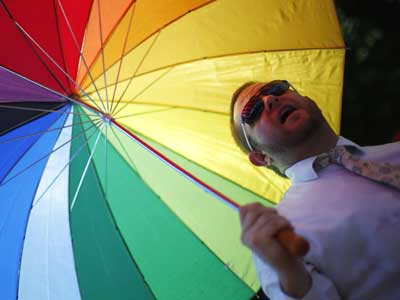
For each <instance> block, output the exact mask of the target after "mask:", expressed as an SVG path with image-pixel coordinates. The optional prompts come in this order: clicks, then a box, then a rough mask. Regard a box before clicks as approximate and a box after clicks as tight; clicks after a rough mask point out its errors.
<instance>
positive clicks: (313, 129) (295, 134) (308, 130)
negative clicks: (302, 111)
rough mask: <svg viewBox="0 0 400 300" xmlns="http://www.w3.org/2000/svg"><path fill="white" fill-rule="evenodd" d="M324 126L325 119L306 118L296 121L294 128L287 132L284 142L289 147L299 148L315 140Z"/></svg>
mask: <svg viewBox="0 0 400 300" xmlns="http://www.w3.org/2000/svg"><path fill="white" fill-rule="evenodd" d="M322 124H323V118H322V119H321V118H312V117H308V118H307V117H304V118H301V119H299V120H297V121H296V123H295V124H294V125H295V126H293V127H292V128H290V130H288V131H287V132H286V137H285V138H284V140H286V141H282V142H283V143H282V144H285V146H287V147H293V146H297V145H299V144H302V143H304V142H307V141H308V140H309V139H311V138H313V137H314V136H315V134H316V133H318V132H319V129H320V128H321V126H322Z"/></svg>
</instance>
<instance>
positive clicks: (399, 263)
mask: <svg viewBox="0 0 400 300" xmlns="http://www.w3.org/2000/svg"><path fill="white" fill-rule="evenodd" d="M337 145H338V146H339V145H353V146H355V147H357V148H358V149H359V150H360V153H362V154H363V155H362V157H363V158H364V159H368V160H371V161H377V162H392V163H397V164H399V163H400V143H392V144H386V145H381V146H372V147H360V146H358V145H356V144H354V143H353V142H351V141H349V140H346V139H345V138H343V137H340V138H339V140H338V143H337ZM315 159H316V157H310V158H307V159H305V160H302V161H300V162H297V163H296V164H294V165H293V166H291V167H290V168H288V169H287V170H286V175H287V176H288V177H289V178H290V179H291V180H292V186H291V187H290V189H289V190H288V191H287V193H286V194H285V196H284V197H283V199H282V200H281V202H280V203H279V205H278V206H277V210H278V211H279V213H280V214H281V215H283V216H285V217H286V218H288V219H289V221H290V222H291V223H292V224H293V226H294V228H295V230H296V232H297V233H299V234H300V235H302V236H304V237H305V238H306V239H307V240H308V241H309V243H310V251H309V253H308V254H307V255H306V256H305V257H304V263H305V265H306V268H307V269H308V271H309V273H310V275H311V278H312V287H311V289H310V290H309V292H308V293H307V295H305V297H303V298H302V299H307V300H325V299H326V300H337V299H347V300H369V299H371V300H399V299H400V192H399V191H397V190H395V189H394V188H391V187H387V186H385V185H383V184H380V183H376V182H373V181H371V180H369V179H366V178H363V177H361V176H358V175H356V174H354V173H351V172H350V171H348V170H346V169H345V168H343V167H341V166H338V165H329V166H328V167H326V168H325V169H323V170H321V171H319V172H318V173H316V171H315V170H314V168H313V162H314V160H315ZM254 261H255V264H256V268H257V272H258V275H259V278H260V282H261V287H262V288H263V290H264V292H265V293H266V294H267V295H268V297H270V298H271V299H272V300H278V299H279V300H280V299H293V298H291V297H289V296H287V295H285V293H284V292H283V291H282V290H281V288H280V285H279V279H278V277H277V275H276V273H275V272H274V270H273V269H272V268H271V267H269V266H268V265H267V264H266V263H264V262H263V261H262V260H261V259H260V258H259V257H258V256H257V255H254Z"/></svg>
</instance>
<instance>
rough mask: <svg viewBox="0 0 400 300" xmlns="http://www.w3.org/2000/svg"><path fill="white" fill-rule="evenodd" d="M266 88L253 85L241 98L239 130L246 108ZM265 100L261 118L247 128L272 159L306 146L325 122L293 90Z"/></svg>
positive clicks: (237, 112) (236, 114) (237, 118)
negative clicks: (294, 147) (297, 146)
mask: <svg viewBox="0 0 400 300" xmlns="http://www.w3.org/2000/svg"><path fill="white" fill-rule="evenodd" d="M264 85H265V83H255V84H253V85H250V86H248V87H247V88H245V89H244V90H243V91H242V92H241V94H240V95H239V97H238V99H237V101H236V103H235V107H234V112H233V113H234V116H233V119H234V122H235V125H236V126H237V127H236V128H237V129H238V130H240V122H241V113H242V111H243V108H244V106H245V105H246V104H247V103H248V102H249V100H250V99H251V98H252V97H253V96H255V95H258V94H259V91H260V89H261V88H262V87H263V86H264ZM261 99H262V101H263V103H264V109H263V110H262V112H261V114H260V116H259V117H258V118H257V119H256V120H255V122H254V123H252V124H251V125H249V124H244V127H245V130H246V134H247V135H248V136H249V137H250V138H251V140H253V141H255V142H256V143H257V144H258V145H260V146H261V147H262V149H257V150H265V151H267V152H269V154H271V155H273V153H271V152H274V151H287V150H290V148H291V147H293V146H296V145H298V144H299V143H302V142H303V141H304V140H305V139H307V137H308V136H309V135H310V134H311V133H312V132H313V131H315V130H316V129H317V128H318V127H319V126H320V125H321V124H322V122H323V120H324V118H323V116H322V114H321V111H320V110H319V108H318V107H317V105H316V104H315V103H314V102H313V101H312V100H310V99H309V98H307V97H303V96H301V95H299V94H298V93H296V92H294V91H291V90H289V91H287V92H285V93H284V94H282V95H280V96H275V95H268V96H262V97H261ZM250 103H251V102H250ZM250 106H251V105H250ZM246 108H248V107H246ZM250 109H251V107H250Z"/></svg>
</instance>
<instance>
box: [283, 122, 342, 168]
mask: <svg viewBox="0 0 400 300" xmlns="http://www.w3.org/2000/svg"><path fill="white" fill-rule="evenodd" d="M337 140H338V135H337V134H336V133H335V132H334V131H333V130H332V128H331V127H330V126H329V124H328V123H327V122H326V121H325V122H324V123H322V124H321V126H320V127H319V128H318V129H317V130H316V131H315V132H313V133H312V134H311V135H310V136H309V137H308V138H307V140H306V141H304V142H302V143H300V144H298V145H296V146H294V147H293V148H291V149H290V152H289V153H290V154H289V155H285V156H284V157H282V158H281V159H277V160H276V162H277V164H276V165H277V167H278V169H279V170H280V171H281V172H284V171H285V170H286V169H287V168H289V167H290V166H292V165H293V164H295V163H296V162H298V161H301V160H303V159H306V158H308V157H312V156H316V155H319V154H322V153H325V152H328V151H329V150H330V149H332V148H333V147H335V146H336V143H337Z"/></svg>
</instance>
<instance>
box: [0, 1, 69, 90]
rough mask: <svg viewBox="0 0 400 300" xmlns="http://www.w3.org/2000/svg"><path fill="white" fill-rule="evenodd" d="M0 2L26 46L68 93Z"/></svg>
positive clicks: (0, 2) (1, 2)
mask: <svg viewBox="0 0 400 300" xmlns="http://www.w3.org/2000/svg"><path fill="white" fill-rule="evenodd" d="M0 4H1V5H2V6H3V8H4V10H5V11H6V14H7V15H8V17H9V18H10V19H11V20H12V22H13V23H14V25H15V26H16V27H17V30H18V32H19V33H20V34H21V35H22V37H23V38H24V39H25V41H26V42H27V44H28V47H29V48H30V49H31V50H32V51H33V53H34V54H35V55H36V57H37V58H38V59H39V61H40V62H41V63H42V65H43V66H44V67H45V69H46V70H47V71H48V72H49V74H50V76H51V77H52V78H53V79H54V80H55V81H56V82H57V84H58V85H59V86H60V87H61V89H62V90H64V92H65V93H66V94H68V93H69V92H68V90H67V89H66V88H65V86H64V84H63V83H62V82H61V81H60V79H59V78H58V77H57V76H56V74H55V73H54V72H53V71H52V70H51V69H50V67H49V66H48V64H47V63H46V62H45V61H44V60H43V58H42V57H41V56H40V55H39V53H38V52H37V51H36V49H35V48H34V47H33V46H32V44H31V43H30V42H29V39H28V38H27V37H26V36H25V34H24V32H23V31H22V30H21V29H20V28H19V27H18V25H17V21H16V20H15V18H14V17H13V15H12V14H11V12H10V11H9V10H8V8H7V6H6V5H5V3H4V2H3V1H0Z"/></svg>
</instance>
